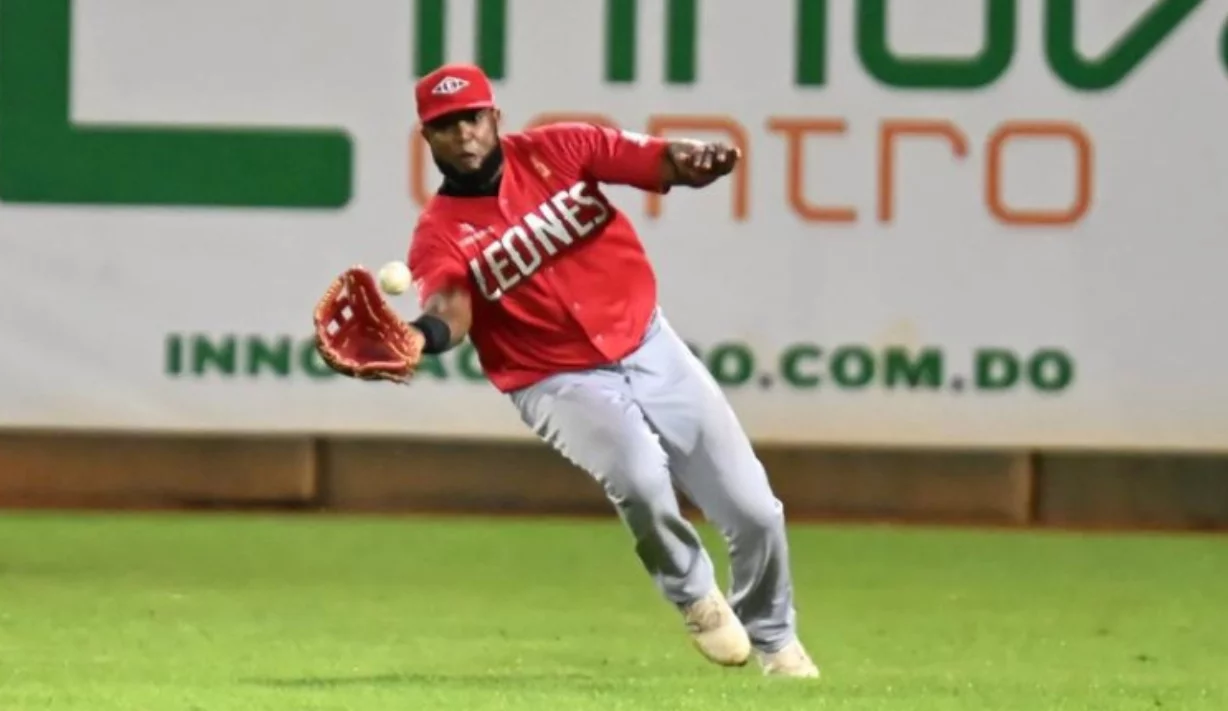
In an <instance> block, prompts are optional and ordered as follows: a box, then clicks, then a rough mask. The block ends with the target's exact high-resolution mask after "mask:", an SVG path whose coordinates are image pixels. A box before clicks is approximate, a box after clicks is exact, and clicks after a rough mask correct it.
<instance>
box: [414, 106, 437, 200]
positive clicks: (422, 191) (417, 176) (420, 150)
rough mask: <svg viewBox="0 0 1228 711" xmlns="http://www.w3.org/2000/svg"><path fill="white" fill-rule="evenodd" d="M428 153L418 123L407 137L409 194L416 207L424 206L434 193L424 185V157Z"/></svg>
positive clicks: (429, 151) (420, 126)
mask: <svg viewBox="0 0 1228 711" xmlns="http://www.w3.org/2000/svg"><path fill="white" fill-rule="evenodd" d="M430 153H431V149H430V146H428V145H427V144H426V139H425V138H423V137H422V125H421V124H418V125H416V126H414V132H413V134H412V135H411V136H410V138H409V196H410V197H411V198H413V201H414V202H415V203H417V204H418V207H425V206H426V203H427V202H428V201H429V200H430V199H431V195H433V194H434V192H433V191H431V190H430V188H428V187H427V186H426V157H427V156H428V155H430Z"/></svg>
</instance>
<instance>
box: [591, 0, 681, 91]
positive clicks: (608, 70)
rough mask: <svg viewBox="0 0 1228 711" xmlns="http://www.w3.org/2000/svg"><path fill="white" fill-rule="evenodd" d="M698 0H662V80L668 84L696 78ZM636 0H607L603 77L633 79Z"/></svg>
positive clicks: (615, 81) (611, 79) (637, 12)
mask: <svg viewBox="0 0 1228 711" xmlns="http://www.w3.org/2000/svg"><path fill="white" fill-rule="evenodd" d="M698 5H699V2H698V0H665V53H664V54H665V80H666V81H667V82H669V83H670V84H690V83H693V82H694V81H695V76H696V70H695V67H696V56H697V53H698V37H699V35H698V29H699V7H698ZM638 18H639V2H638V0H606V23H605V78H606V81H608V82H614V83H619V84H627V83H630V82H633V81H635V73H636V72H635V68H636V47H637V42H636V31H637V29H638Z"/></svg>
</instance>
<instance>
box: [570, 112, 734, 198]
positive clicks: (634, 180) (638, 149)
mask: <svg viewBox="0 0 1228 711" xmlns="http://www.w3.org/2000/svg"><path fill="white" fill-rule="evenodd" d="M550 130H551V131H552V132H553V134H554V137H555V138H556V139H557V140H558V142H559V145H560V146H561V147H563V148H564V150H565V152H567V153H569V154H570V155H571V156H573V157H574V158H575V159H576V160H578V162H579V163H580V165H581V168H582V171H583V172H584V173H585V174H587V175H588V176H590V177H591V178H593V179H595V180H597V181H598V182H602V183H609V184H613V185H630V186H632V187H636V188H639V189H641V190H646V191H650V192H657V193H667V192H669V190H670V188H672V187H674V186H676V185H682V186H686V187H692V188H701V187H704V186H705V185H708V184H710V183H712V182H713V181H715V180H717V179H718V178H720V177H721V176H724V175H728V174H729V173H730V172H732V171H733V169H734V168H736V167H737V164H738V161H739V160H740V159H741V157H742V153H741V151H739V150H738V149H737V148H736V147H734V146H730V145H728V144H725V143H705V142H702V141H696V140H691V139H666V138H663V137H661V136H649V135H646V134H642V133H635V132H632V131H621V130H618V129H615V128H611V127H609V126H598V125H595V124H566V125H560V126H555V127H553V128H552V129H550Z"/></svg>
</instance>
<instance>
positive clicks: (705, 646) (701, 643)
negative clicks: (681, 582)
mask: <svg viewBox="0 0 1228 711" xmlns="http://www.w3.org/2000/svg"><path fill="white" fill-rule="evenodd" d="M683 616H684V617H685V618H686V626H687V630H688V631H689V632H690V633H691V640H692V641H693V642H694V643H695V647H696V648H697V649H699V651H700V653H702V654H703V655H704V656H705V657H707V658H708V659H709V660H711V661H713V662H715V663H717V664H720V665H722V666H727V667H740V666H742V665H743V664H746V662H747V660H749V659H750V652H751V648H750V637H749V636H747V634H746V628H745V627H743V626H742V623H741V622H740V621H739V620H738V618H737V615H735V614H733V608H731V607H729V603H728V602H726V601H725V596H724V595H722V594H721V593H720V592H719V591H713V592H710V593H708V594H707V595H705V596H704V597H702V598H700V599H699V600H697V601H695V602H693V603H691V604H690V605H688V606H687V607H686V608H685V609H684V610H683Z"/></svg>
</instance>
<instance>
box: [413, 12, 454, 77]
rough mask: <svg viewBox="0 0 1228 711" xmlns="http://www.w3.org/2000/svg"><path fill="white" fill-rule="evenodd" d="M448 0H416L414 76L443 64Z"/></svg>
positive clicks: (428, 71) (425, 73) (423, 73)
mask: <svg viewBox="0 0 1228 711" xmlns="http://www.w3.org/2000/svg"><path fill="white" fill-rule="evenodd" d="M445 2H446V0H415V2H414V9H415V13H414V76H415V77H424V76H426V75H427V74H430V73H431V71H432V70H433V69H435V68H436V67H438V66H439V65H441V64H443V58H444V41H445V40H446V38H447V27H448V23H447V5H446V4H445Z"/></svg>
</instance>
